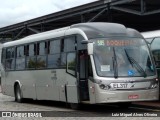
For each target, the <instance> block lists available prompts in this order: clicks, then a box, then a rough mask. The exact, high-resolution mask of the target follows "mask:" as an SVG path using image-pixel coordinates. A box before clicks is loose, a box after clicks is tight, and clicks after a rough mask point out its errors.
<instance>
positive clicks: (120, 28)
mask: <svg viewBox="0 0 160 120" xmlns="http://www.w3.org/2000/svg"><path fill="white" fill-rule="evenodd" d="M77 33H80V34H82V35H83V36H85V37H84V38H85V39H86V38H87V39H93V38H105V37H111V36H114V37H116V36H124V37H138V38H143V36H142V35H141V34H140V33H139V32H138V31H136V30H134V29H131V28H126V27H125V26H124V25H122V24H118V23H105V22H90V23H79V24H75V25H71V26H69V27H64V28H60V29H56V30H51V31H47V32H42V33H38V34H34V35H30V36H28V37H25V38H22V39H20V40H16V41H12V42H7V43H4V45H3V47H9V46H15V45H20V44H27V43H31V42H36V41H39V40H47V39H51V38H58V37H64V36H65V35H71V34H77Z"/></svg>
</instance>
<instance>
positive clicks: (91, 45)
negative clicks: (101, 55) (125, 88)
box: [88, 42, 93, 55]
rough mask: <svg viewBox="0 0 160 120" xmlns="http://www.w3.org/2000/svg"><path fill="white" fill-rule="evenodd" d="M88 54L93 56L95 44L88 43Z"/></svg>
mask: <svg viewBox="0 0 160 120" xmlns="http://www.w3.org/2000/svg"><path fill="white" fill-rule="evenodd" d="M88 54H89V55H92V54H93V42H92V43H88Z"/></svg>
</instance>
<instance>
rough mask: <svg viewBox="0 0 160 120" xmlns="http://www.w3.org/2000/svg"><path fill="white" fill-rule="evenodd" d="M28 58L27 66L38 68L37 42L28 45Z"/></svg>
mask: <svg viewBox="0 0 160 120" xmlns="http://www.w3.org/2000/svg"><path fill="white" fill-rule="evenodd" d="M26 53H27V55H28V56H27V59H26V67H27V68H28V69H35V68H36V44H33V43H32V44H29V45H27V50H26Z"/></svg>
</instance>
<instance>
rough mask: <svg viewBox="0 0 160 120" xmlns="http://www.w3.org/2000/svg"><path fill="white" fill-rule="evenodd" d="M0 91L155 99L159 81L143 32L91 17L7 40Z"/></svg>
mask: <svg viewBox="0 0 160 120" xmlns="http://www.w3.org/2000/svg"><path fill="white" fill-rule="evenodd" d="M1 63H2V93H3V94H4V95H8V96H13V97H15V101H17V102H23V100H24V99H26V98H29V99H33V100H53V101H62V102H66V103H67V104H69V105H70V107H71V108H73V109H78V108H79V107H80V104H84V103H87V104H105V103H115V104H116V103H121V105H129V104H130V103H131V102H133V101H151V100H158V99H159V98H158V94H159V88H158V84H159V81H158V79H157V73H156V69H155V64H154V62H153V57H152V54H151V52H150V50H149V48H148V46H147V43H146V41H145V40H144V38H143V36H142V35H141V34H140V33H139V32H138V31H136V30H134V29H131V28H126V27H125V26H124V25H121V24H118V23H105V22H91V23H79V24H74V25H71V26H68V27H64V28H60V29H57V30H51V31H47V32H43V33H38V34H35V35H30V36H27V37H25V38H22V39H20V40H16V41H12V42H6V43H4V44H3V48H2V61H1Z"/></svg>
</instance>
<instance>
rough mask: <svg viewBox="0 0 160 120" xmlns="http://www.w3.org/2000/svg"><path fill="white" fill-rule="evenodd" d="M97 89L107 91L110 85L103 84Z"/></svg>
mask: <svg viewBox="0 0 160 120" xmlns="http://www.w3.org/2000/svg"><path fill="white" fill-rule="evenodd" d="M99 87H100V88H101V89H103V90H109V89H110V88H111V86H110V85H104V84H100V85H99Z"/></svg>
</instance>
